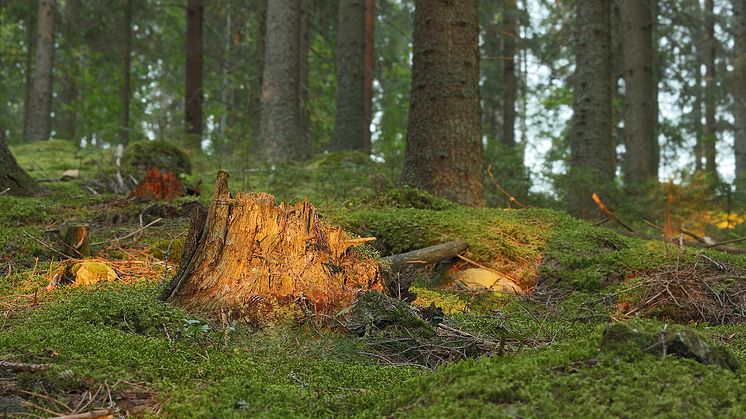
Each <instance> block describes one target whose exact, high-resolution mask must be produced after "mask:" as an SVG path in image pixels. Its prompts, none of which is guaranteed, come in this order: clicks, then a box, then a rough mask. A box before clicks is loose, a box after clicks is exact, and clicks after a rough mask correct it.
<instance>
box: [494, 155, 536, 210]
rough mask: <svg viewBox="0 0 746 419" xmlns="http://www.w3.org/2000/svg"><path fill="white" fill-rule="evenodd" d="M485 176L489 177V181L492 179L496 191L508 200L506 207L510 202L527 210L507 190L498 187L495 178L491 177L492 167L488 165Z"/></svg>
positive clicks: (524, 205) (525, 206)
mask: <svg viewBox="0 0 746 419" xmlns="http://www.w3.org/2000/svg"><path fill="white" fill-rule="evenodd" d="M487 175H488V176H489V177H490V179H492V182H493V183H494V184H495V186H496V187H497V190H499V191H500V192H502V194H503V195H505V196H506V197H507V198H508V207H510V203H511V202H514V203H516V204H517V205H518V206H520V207H522V208H529V206H528V205H526V204H523V203H521V202H520V201H518V200H517V199H516V198H515V197H514V196H513V195H511V194H510V192H508V191H507V190H505V188H503V187H502V186H500V183H499V182H498V181H497V179H495V176H493V175H492V165H490V166H489V167H488V168H487Z"/></svg>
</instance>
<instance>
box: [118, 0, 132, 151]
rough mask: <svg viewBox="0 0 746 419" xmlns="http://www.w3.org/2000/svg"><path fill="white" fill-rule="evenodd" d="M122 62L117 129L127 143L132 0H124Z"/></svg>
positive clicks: (122, 141) (130, 82) (130, 90)
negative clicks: (120, 107) (120, 118)
mask: <svg viewBox="0 0 746 419" xmlns="http://www.w3.org/2000/svg"><path fill="white" fill-rule="evenodd" d="M122 62H123V65H122V93H121V95H122V126H121V127H120V131H119V141H120V142H121V143H122V144H124V145H127V143H129V137H130V98H131V97H132V86H131V84H132V81H131V80H132V0H126V2H125V5H124V51H123V54H122Z"/></svg>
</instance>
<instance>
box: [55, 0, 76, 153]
mask: <svg viewBox="0 0 746 419" xmlns="http://www.w3.org/2000/svg"><path fill="white" fill-rule="evenodd" d="M80 7H81V4H80V0H67V2H66V5H65V15H66V16H65V19H64V28H65V29H64V30H65V32H64V35H65V40H66V41H67V42H66V43H67V45H66V46H67V51H68V54H67V61H68V62H67V66H66V71H65V73H64V74H63V75H62V77H63V79H62V92H61V93H60V116H59V119H58V122H57V136H58V137H59V138H64V139H66V140H73V141H76V142H77V140H78V137H77V136H76V135H75V134H76V123H77V111H76V107H77V105H76V103H75V102H76V101H77V99H78V83H77V78H78V76H79V75H80V65H79V64H78V61H79V60H78V57H77V55H76V53H77V52H78V48H79V47H80V36H79V34H80V32H81V27H80V26H81V22H82V21H81V19H80Z"/></svg>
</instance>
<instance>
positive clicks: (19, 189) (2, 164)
mask: <svg viewBox="0 0 746 419" xmlns="http://www.w3.org/2000/svg"><path fill="white" fill-rule="evenodd" d="M37 189H38V188H37V185H36V182H34V180H33V179H31V176H29V175H28V174H27V173H26V172H25V171H24V170H23V169H22V168H21V166H19V165H18V162H16V159H15V157H13V154H11V152H10V149H9V148H8V143H7V141H6V140H5V133H4V130H3V129H2V127H0V192H4V191H5V190H7V192H5V193H8V194H10V195H18V196H28V195H32V194H33V193H34V192H36V191H37Z"/></svg>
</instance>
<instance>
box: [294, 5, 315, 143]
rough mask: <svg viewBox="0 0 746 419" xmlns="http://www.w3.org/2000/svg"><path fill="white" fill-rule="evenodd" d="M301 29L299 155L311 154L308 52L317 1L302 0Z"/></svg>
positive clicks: (299, 39)
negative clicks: (312, 19)
mask: <svg viewBox="0 0 746 419" xmlns="http://www.w3.org/2000/svg"><path fill="white" fill-rule="evenodd" d="M300 3H301V4H300V31H299V33H298V118H299V119H300V134H301V137H300V138H298V139H296V146H297V147H299V150H298V151H299V153H298V155H299V157H307V156H309V155H311V152H312V150H311V143H310V141H309V138H308V127H309V124H310V120H309V116H308V111H309V110H308V93H309V91H310V90H309V85H308V52H309V51H310V47H311V45H310V43H311V38H310V36H311V16H312V15H313V8H314V4H315V2H314V1H313V0H300Z"/></svg>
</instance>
